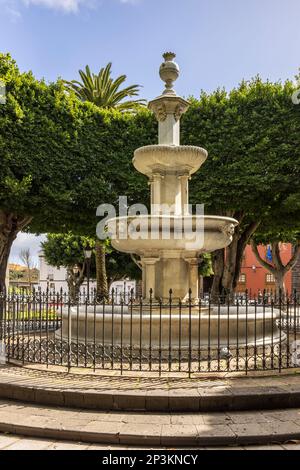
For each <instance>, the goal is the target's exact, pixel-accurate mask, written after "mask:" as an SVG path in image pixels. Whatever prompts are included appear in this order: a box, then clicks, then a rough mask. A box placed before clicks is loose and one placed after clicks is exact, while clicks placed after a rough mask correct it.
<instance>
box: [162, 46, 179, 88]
mask: <svg viewBox="0 0 300 470" xmlns="http://www.w3.org/2000/svg"><path fill="white" fill-rule="evenodd" d="M175 57H176V54H174V52H165V53H164V54H163V58H164V59H165V61H164V62H163V63H162V64H161V66H160V68H159V76H160V78H161V79H162V80H163V81H164V82H165V83H166V88H165V90H164V92H163V94H164V95H172V96H176V92H175V90H173V83H174V82H175V80H177V78H178V77H179V72H180V69H179V66H178V64H177V63H176V62H175V61H174V59H175Z"/></svg>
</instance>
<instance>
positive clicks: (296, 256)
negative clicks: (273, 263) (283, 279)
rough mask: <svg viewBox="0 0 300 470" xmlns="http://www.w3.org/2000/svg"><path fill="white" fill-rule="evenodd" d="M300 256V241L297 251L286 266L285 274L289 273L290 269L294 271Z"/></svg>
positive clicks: (296, 247)
mask: <svg viewBox="0 0 300 470" xmlns="http://www.w3.org/2000/svg"><path fill="white" fill-rule="evenodd" d="M299 255H300V241H299V242H298V243H297V245H296V246H295V251H294V254H293V256H292V257H291V259H290V261H289V262H288V263H287V264H286V265H285V266H284V272H285V273H287V272H288V271H289V270H290V269H293V267H294V266H295V264H296V263H297V260H298V256H299Z"/></svg>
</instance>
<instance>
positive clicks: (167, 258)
mask: <svg viewBox="0 0 300 470" xmlns="http://www.w3.org/2000/svg"><path fill="white" fill-rule="evenodd" d="M163 57H164V62H163V63H162V65H161V66H160V77H161V79H162V80H163V81H164V82H165V89H164V91H163V93H162V94H161V95H160V96H159V97H157V98H156V99H154V100H153V101H150V103H149V108H150V110H152V111H153V113H154V114H155V116H156V118H157V120H158V145H149V146H146V147H142V148H139V149H137V150H136V151H135V152H134V158H133V165H134V167H135V169H136V170H137V171H139V172H140V173H142V174H144V175H146V176H147V178H148V180H149V185H150V188H151V191H150V192H151V214H150V215H147V214H141V215H136V214H134V215H128V216H126V217H117V218H114V219H110V220H109V222H108V225H107V227H108V231H109V232H110V233H114V236H113V237H112V245H113V247H114V248H115V249H117V250H119V251H122V252H126V253H130V254H131V255H132V256H134V257H135V259H136V261H137V262H138V264H139V265H140V267H141V269H142V273H143V276H142V279H143V303H142V304H139V303H137V305H131V306H130V307H127V306H116V305H105V307H104V306H100V305H99V307H96V309H95V308H94V306H90V307H87V308H82V309H81V308H79V309H78V307H74V309H72V308H71V312H65V313H63V326H62V330H60V331H58V332H57V336H58V337H61V338H63V339H65V340H68V341H72V338H74V339H75V341H77V340H78V341H81V342H83V343H93V342H94V341H95V340H96V342H97V343H99V344H102V346H103V345H104V346H107V347H108V348H112V347H113V348H117V349H118V348H119V349H122V348H123V349H124V348H125V349H126V347H132V346H133V347H137V348H138V349H139V350H140V351H141V350H149V347H150V344H151V349H152V350H153V351H155V350H160V351H162V355H163V354H164V351H170V348H171V349H172V351H173V353H174V351H178V349H180V350H181V351H185V350H188V349H189V350H191V348H192V349H193V348H195V349H196V348H198V349H199V348H201V349H205V350H207V348H209V349H211V348H214V349H215V350H217V349H218V350H220V349H221V348H231V347H233V348H236V346H237V344H238V347H239V348H244V347H245V345H246V344H247V347H248V346H251V345H255V346H260V345H263V347H265V346H266V345H268V344H270V343H272V344H276V342H278V341H279V340H280V339H281V340H282V339H283V336H282V334H281V336H280V332H279V329H278V327H277V323H276V318H277V312H276V311H274V310H273V311H272V312H271V311H270V310H269V311H268V310H267V309H265V308H263V307H260V308H256V309H255V311H254V308H253V307H247V308H245V307H241V308H240V309H239V311H238V314H237V308H236V307H234V306H233V307H229V308H227V307H220V306H219V307H210V308H209V309H208V308H206V307H205V306H202V305H201V303H200V304H199V301H198V300H199V299H198V278H199V276H198V266H199V259H200V256H201V254H202V253H207V252H212V251H214V250H217V249H221V248H224V247H226V246H228V245H229V244H230V243H231V241H232V235H233V232H234V230H235V227H236V226H237V225H238V222H237V221H236V220H235V219H232V218H229V217H221V216H211V215H204V214H199V213H197V212H196V214H192V212H191V210H190V207H189V204H188V198H189V189H188V184H189V180H190V179H191V175H192V174H193V173H195V172H196V171H197V170H199V168H200V167H201V165H202V164H203V163H204V161H205V160H206V158H207V156H208V155H207V151H206V150H205V149H203V148H200V147H194V146H189V145H188V146H185V145H180V118H181V116H182V115H183V113H185V112H186V111H187V109H188V107H189V103H188V102H187V101H186V100H184V99H183V98H181V97H180V96H178V95H177V94H176V92H175V91H174V89H173V83H174V81H175V80H176V79H177V78H178V76H179V67H178V65H177V64H176V62H175V61H174V59H175V54H173V53H170V52H168V53H165V54H164V55H163ZM185 224H186V225H187V227H188V228H189V230H188V231H187V232H186V231H184V230H182V228H183V227H184V226H185ZM132 228H134V230H133V232H134V233H132ZM170 289H172V299H173V302H174V306H173V307H172V310H170V306H169V303H168V299H169V295H170V294H169V293H170ZM178 302H180V307H178ZM176 305H177V306H176Z"/></svg>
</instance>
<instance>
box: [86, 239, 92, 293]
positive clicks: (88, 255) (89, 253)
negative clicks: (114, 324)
mask: <svg viewBox="0 0 300 470" xmlns="http://www.w3.org/2000/svg"><path fill="white" fill-rule="evenodd" d="M92 252H93V250H92V248H91V247H90V246H89V245H88V246H86V247H85V249H84V257H85V261H86V278H87V301H88V302H89V300H90V270H91V257H92Z"/></svg>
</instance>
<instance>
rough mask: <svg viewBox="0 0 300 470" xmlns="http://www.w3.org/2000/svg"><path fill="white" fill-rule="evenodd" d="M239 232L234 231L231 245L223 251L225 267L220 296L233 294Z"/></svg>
mask: <svg viewBox="0 0 300 470" xmlns="http://www.w3.org/2000/svg"><path fill="white" fill-rule="evenodd" d="M239 236H240V235H239V232H238V230H236V231H235V232H234V234H233V236H232V242H231V244H230V245H229V246H228V247H227V248H226V251H225V265H224V270H223V276H222V294H225V295H226V296H228V295H232V294H233V281H234V277H235V274H236V266H237V248H238V241H239Z"/></svg>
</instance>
